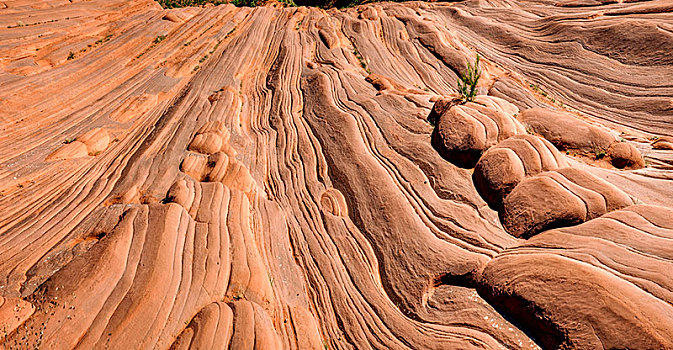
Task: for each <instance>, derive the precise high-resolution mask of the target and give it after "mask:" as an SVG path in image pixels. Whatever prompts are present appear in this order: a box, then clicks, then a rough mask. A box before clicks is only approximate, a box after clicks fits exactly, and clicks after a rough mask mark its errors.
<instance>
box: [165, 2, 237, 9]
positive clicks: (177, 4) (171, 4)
mask: <svg viewBox="0 0 673 350" xmlns="http://www.w3.org/2000/svg"><path fill="white" fill-rule="evenodd" d="M158 1H159V5H161V7H163V8H165V9H172V8H178V7H187V6H202V5H205V4H214V5H220V4H226V3H227V2H228V1H224V0H158Z"/></svg>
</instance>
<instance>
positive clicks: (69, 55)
mask: <svg viewBox="0 0 673 350" xmlns="http://www.w3.org/2000/svg"><path fill="white" fill-rule="evenodd" d="M74 58H75V53H74V52H72V51H70V53H69V54H68V58H67V59H68V61H70V60H72V59H74Z"/></svg>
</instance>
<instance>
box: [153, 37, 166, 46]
mask: <svg viewBox="0 0 673 350" xmlns="http://www.w3.org/2000/svg"><path fill="white" fill-rule="evenodd" d="M164 39H166V36H165V35H159V36H158V37H156V38H155V39H154V44H155V45H156V44H158V43H160V42H162V41H164Z"/></svg>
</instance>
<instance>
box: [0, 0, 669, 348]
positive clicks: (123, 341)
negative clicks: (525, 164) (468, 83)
mask: <svg viewBox="0 0 673 350" xmlns="http://www.w3.org/2000/svg"><path fill="white" fill-rule="evenodd" d="M672 20H673V14H672V13H671V12H670V3H669V2H667V1H660V0H655V1H647V2H625V3H611V4H605V5H595V4H588V5H587V4H584V5H583V6H577V5H576V4H574V3H573V2H561V3H557V2H552V1H540V2H536V3H520V2H513V1H507V0H494V1H470V2H461V3H455V4H444V3H418V2H410V3H377V4H370V5H364V6H360V7H357V8H349V9H343V10H336V9H331V10H322V9H318V8H305V7H297V8H294V7H288V8H280V7H274V6H265V7H258V8H236V7H234V6H233V5H222V6H211V7H203V8H184V9H173V10H164V9H161V8H160V7H159V5H158V4H157V3H156V2H154V1H150V0H91V1H72V2H71V1H64V0H40V1H35V0H2V1H0V277H2V278H0V297H2V299H1V301H2V304H1V305H0V316H1V317H2V325H3V328H2V336H0V339H2V342H3V345H4V346H5V347H6V348H12V347H20V346H23V347H24V348H26V347H27V348H44V349H72V348H77V349H106V348H109V349H169V348H171V347H173V348H181V349H182V348H192V349H204V348H218V349H220V348H230V349H251V348H255V349H325V348H328V349H468V348H469V349H472V348H476V349H518V348H532V349H535V348H540V347H543V348H550V347H552V348H553V347H554V346H557V345H559V344H560V345H564V344H565V345H566V347H577V348H594V347H596V344H599V343H600V344H604V345H605V346H606V347H608V346H613V345H614V346H617V347H619V346H621V345H622V344H636V345H642V346H643V347H644V348H647V347H652V348H666V347H670V344H669V343H666V340H670V339H673V336H672V335H671V334H670V329H669V328H667V327H669V325H670V322H669V321H670V320H669V319H668V318H667V317H669V316H670V313H668V312H667V311H666V310H667V309H666V307H670V304H671V302H673V296H672V294H671V290H672V287H671V285H670V283H668V282H667V280H666V278H667V277H666V276H667V271H670V269H669V268H667V267H666V266H665V264H666V261H668V260H670V259H671V258H673V253H671V252H670V251H669V250H666V249H665V247H666V246H667V245H666V244H665V243H664V242H666V239H668V238H667V237H669V235H670V228H668V226H666V224H665V223H666V222H670V221H671V220H669V219H670V209H666V208H665V207H667V206H668V207H671V206H673V200H672V198H673V186H671V179H673V172H672V171H671V164H673V153H671V151H670V150H667V149H665V148H662V147H658V148H659V149H651V146H650V142H651V141H652V140H655V137H659V138H662V139H663V136H666V135H669V136H670V135H671V133H673V126H672V125H673V124H671V123H670V120H671V117H673V114H672V113H673V109H671V101H672V98H673V87H672V86H671V84H670V81H673V69H672V68H671V67H672V65H673V61H671V55H670V52H671V50H673V35H672V34H671V33H672V32H673V29H672V28H671V25H670V23H671V22H672ZM476 52H479V53H480V54H481V56H482V57H483V59H482V70H483V74H482V78H481V80H480V86H479V90H480V91H481V93H482V94H485V93H488V94H489V96H491V97H480V98H479V100H481V101H482V102H481V104H479V105H478V106H474V108H475V109H482V108H483V109H486V108H488V109H494V108H504V107H502V106H509V104H500V103H499V102H495V104H489V103H490V102H489V101H500V100H495V99H493V96H495V97H498V98H501V99H502V100H503V101H507V103H511V104H512V105H514V106H516V108H518V109H520V110H523V109H527V108H532V107H545V108H550V107H554V106H556V107H559V103H560V102H563V104H564V105H563V108H567V109H568V110H571V111H573V112H574V113H578V114H582V115H583V116H584V118H587V119H588V120H591V121H592V122H594V123H601V124H603V125H604V126H605V127H606V128H609V129H610V130H612V132H615V133H617V134H620V135H621V136H622V137H623V138H624V139H625V141H626V142H629V143H630V144H632V145H634V147H636V148H638V149H639V150H640V151H641V152H642V153H643V154H644V155H645V156H646V159H647V161H648V167H646V168H644V169H640V170H635V171H631V170H626V171H624V170H617V169H614V168H609V167H606V168H602V167H594V166H592V165H591V164H585V163H583V162H582V160H581V159H579V158H578V159H574V160H573V159H571V161H572V164H571V166H572V167H576V168H581V169H583V170H584V171H586V172H588V173H591V174H592V175H593V176H596V177H597V178H600V179H602V180H604V181H607V182H609V183H612V184H614V185H615V186H617V187H618V188H620V189H621V190H622V191H624V192H625V193H626V194H628V195H629V196H632V197H634V198H638V199H639V200H640V201H642V202H643V203H646V204H648V205H652V206H648V207H646V212H647V213H641V214H639V215H642V216H643V217H645V219H646V220H649V221H642V225H641V224H638V225H637V226H633V227H631V228H624V229H623V230H621V231H620V230H617V229H616V228H613V226H610V225H612V224H615V216H614V215H619V216H620V217H621V216H622V215H627V214H628V213H627V214H616V213H623V212H622V211H617V212H612V213H608V214H607V215H606V216H603V217H599V218H595V219H593V220H590V221H588V222H587V223H585V224H583V225H578V226H573V227H570V228H567V229H563V230H555V231H547V232H542V233H540V234H539V235H537V236H535V237H533V238H532V239H530V240H529V241H526V240H524V239H521V238H516V237H514V236H512V235H510V234H508V233H507V232H506V231H505V230H504V229H503V226H502V224H501V223H500V221H499V218H498V213H497V212H495V211H493V210H492V209H490V208H489V207H488V205H487V204H486V203H485V202H484V200H483V199H482V198H481V196H480V195H479V193H478V192H477V190H476V188H475V186H474V183H473V181H472V171H471V170H470V169H465V168H461V167H458V166H456V165H454V164H453V163H451V162H448V161H446V160H445V159H443V158H442V157H441V156H440V155H439V154H438V153H437V152H436V151H435V149H434V148H433V147H432V145H431V133H432V130H433V127H432V125H431V124H429V123H428V122H427V120H426V118H427V116H428V114H429V113H430V111H431V109H432V107H433V103H434V102H435V101H438V100H439V99H442V98H446V97H448V96H452V94H454V93H455V92H456V80H457V77H458V76H457V73H460V72H462V71H463V70H464V69H465V64H466V62H467V61H468V60H472V59H474V57H475V55H476ZM368 77H369V79H367V78H368ZM542 92H544V94H543V93H542ZM498 106H500V107H498ZM503 113H504V112H503ZM507 113H508V114H510V115H512V114H513V113H516V112H515V111H514V110H513V109H512V111H509V112H507ZM622 133H623V134H622ZM503 139H504V138H503ZM503 139H499V138H498V139H496V138H493V144H492V145H495V144H496V143H497V142H499V141H502V140H503ZM569 159H570V158H569ZM524 181H526V180H524ZM630 208H633V207H630ZM635 208H642V207H640V206H638V207H635ZM625 210H627V211H628V210H631V211H636V210H641V209H629V208H627V209H625ZM628 215H630V216H629V218H631V217H634V216H633V214H628ZM628 215H627V216H628ZM652 215H655V216H656V217H657V218H659V219H656V220H655V219H654V218H653V217H652ZM627 219H628V218H627ZM627 219H622V220H623V221H624V220H627ZM645 219H643V220H645ZM628 220H630V219H628ZM667 220H668V221H667ZM624 222H625V223H627V224H628V223H629V221H624ZM648 222H649V223H648ZM586 225H592V226H590V227H591V229H585V228H586V227H589V226H586ZM631 225H634V224H631ZM567 230H573V231H567ZM552 232H553V233H552ZM559 232H571V233H566V235H567V239H566V238H564V239H563V240H553V237H556V236H555V235H559ZM583 234H586V235H587V236H586V237H584V236H582V235H583ZM600 235H606V236H607V237H606V238H605V239H602V238H603V236H600ZM548 236H551V237H552V238H549V242H550V243H545V242H547V241H544V242H543V241H540V244H539V247H535V248H534V250H535V254H528V253H526V254H524V253H525V252H527V249H533V248H527V247H524V246H525V245H526V244H531V243H530V242H533V244H534V243H535V242H537V241H536V240H543V239H545V237H548ZM650 240H655V241H653V243H652V244H649V242H650ZM611 242H614V243H611ZM643 242H648V245H647V246H646V247H642V246H641V244H643ZM543 243H544V244H543ZM643 249H645V250H643ZM648 249H651V250H653V251H650V250H648ZM654 250H656V251H654ZM509 252H517V253H516V254H514V255H513V256H507V255H506V254H509ZM518 252H521V254H519V253H518ZM580 253H581V254H584V255H582V257H581V259H584V260H583V261H585V262H582V263H579V262H575V261H570V262H567V260H569V259H570V258H568V257H564V255H565V256H573V257H575V258H577V259H580V257H578V254H580ZM507 259H514V260H507ZM564 259H565V260H564ZM643 259H645V260H643ZM655 260H656V261H655ZM556 261H561V262H562V264H561V265H562V266H565V267H564V268H561V269H558V270H556V271H553V270H552V271H550V270H549V269H545V268H544V267H545V266H550V264H551V265H554V262H556ZM547 262H548V263H547ZM650 262H652V263H654V262H656V263H657V264H653V265H650ZM563 264H567V265H563ZM572 264H576V265H577V264H580V265H581V270H582V271H584V273H583V274H582V275H580V276H579V277H577V278H579V279H580V280H579V282H582V281H587V280H589V281H590V282H591V283H593V284H592V285H591V286H595V288H593V287H592V288H589V289H588V291H591V292H592V293H594V294H591V293H588V292H587V289H583V288H584V287H582V286H587V284H586V283H584V282H582V283H579V282H578V283H577V284H576V285H577V288H576V289H573V288H571V287H572V286H573V285H572V284H571V285H570V286H569V285H568V284H565V283H564V281H566V280H567V278H568V276H567V273H569V271H571V272H572V271H576V269H575V265H572ZM554 266H555V265H554ZM650 267H651V268H650ZM592 276H599V277H600V278H592ZM510 281H513V282H516V283H517V284H511V285H510ZM519 283H524V284H525V288H524V285H523V284H519ZM583 283H584V284H583ZM510 287H511V288H512V290H511V291H509V290H508V291H507V293H505V294H503V293H499V292H497V291H498V290H504V289H505V288H510ZM605 290H607V291H612V292H614V293H612V294H610V293H608V294H605V293H603V292H602V291H605ZM597 296H599V297H605V298H606V299H605V300H609V301H612V302H613V303H611V304H609V305H608V306H606V307H609V310H611V312H610V313H606V312H603V311H604V310H605V309H601V308H599V307H597V306H595V305H592V304H591V303H593V301H594V300H596V297H597ZM561 297H562V298H561ZM509 300H525V301H530V303H532V304H534V305H536V308H535V309H534V310H535V311H536V312H537V311H540V312H539V313H535V314H531V313H530V309H528V308H526V305H528V304H526V303H525V302H520V303H509V302H508V301H509ZM617 301H623V302H622V303H618V302H617ZM577 310H579V312H577ZM634 310H642V311H641V313H640V314H637V315H635V316H637V317H638V320H641V319H642V320H645V319H646V320H647V322H645V321H642V322H641V321H634V319H633V318H632V316H634V314H633V313H634V312H635V311H634ZM538 315H543V316H544V318H543V320H540V319H539V318H536V317H538ZM569 325H573V327H572V328H571V327H570V326H569ZM594 330H595V332H594ZM559 334H560V335H559ZM638 334H641V335H643V334H646V335H652V337H651V340H650V341H649V342H647V341H645V340H642V337H641V338H638V337H639V336H638ZM630 341H633V342H632V343H629V342H630ZM560 345H559V346H560Z"/></svg>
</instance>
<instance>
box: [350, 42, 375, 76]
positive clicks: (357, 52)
mask: <svg viewBox="0 0 673 350" xmlns="http://www.w3.org/2000/svg"><path fill="white" fill-rule="evenodd" d="M353 55H355V57H356V58H357V59H358V61H360V66H361V67H362V69H364V70H365V71H366V72H367V74H372V71H371V70H370V69H369V66H367V62H366V61H365V59H364V57H362V55H361V54H360V51H358V49H357V48H355V47H354V48H353Z"/></svg>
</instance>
